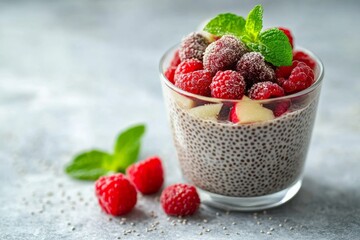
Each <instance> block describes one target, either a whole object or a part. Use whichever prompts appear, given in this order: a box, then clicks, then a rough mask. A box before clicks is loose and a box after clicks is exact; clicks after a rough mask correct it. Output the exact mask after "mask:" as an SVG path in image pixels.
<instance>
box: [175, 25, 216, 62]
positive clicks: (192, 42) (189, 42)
mask: <svg viewBox="0 0 360 240" xmlns="http://www.w3.org/2000/svg"><path fill="white" fill-rule="evenodd" d="M208 45H209V41H208V40H207V39H206V38H205V37H204V36H203V35H201V34H200V33H195V32H193V33H190V34H189V35H188V36H186V37H185V38H184V39H183V40H182V42H181V44H180V49H179V55H180V59H181V61H184V60H185V59H191V58H196V59H199V60H201V61H202V60H203V55H204V52H205V49H206V47H207V46H208Z"/></svg>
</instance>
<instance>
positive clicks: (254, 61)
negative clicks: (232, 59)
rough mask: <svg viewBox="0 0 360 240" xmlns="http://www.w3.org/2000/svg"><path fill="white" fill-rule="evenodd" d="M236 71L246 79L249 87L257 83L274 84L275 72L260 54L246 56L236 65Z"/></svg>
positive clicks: (253, 53)
mask: <svg viewBox="0 0 360 240" xmlns="http://www.w3.org/2000/svg"><path fill="white" fill-rule="evenodd" d="M236 70H237V71H238V72H239V73H241V75H242V76H243V77H244V79H245V82H246V84H247V85H248V87H251V86H252V85H253V84H254V83H257V82H266V81H270V82H274V81H275V80H276V76H275V72H274V70H273V69H272V68H271V66H270V65H269V64H267V63H266V62H265V60H264V57H263V56H262V55H261V54H260V53H258V52H249V53H246V54H244V55H243V56H242V57H241V58H240V60H239V62H238V63H237V65H236Z"/></svg>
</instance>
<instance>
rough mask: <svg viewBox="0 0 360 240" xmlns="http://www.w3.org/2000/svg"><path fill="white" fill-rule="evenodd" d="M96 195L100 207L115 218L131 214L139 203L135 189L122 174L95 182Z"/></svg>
mask: <svg viewBox="0 0 360 240" xmlns="http://www.w3.org/2000/svg"><path fill="white" fill-rule="evenodd" d="M95 194H96V197H97V198H98V201H99V204H100V207H101V208H102V209H103V210H104V211H105V212H106V213H108V214H111V215H114V216H118V215H123V214H126V213H128V212H130V211H131V210H132V209H133V208H134V206H135V204H136V201H137V195H136V190H135V187H134V186H133V185H132V184H131V183H130V181H129V180H128V179H127V178H126V177H125V175H124V174H122V173H118V174H114V175H111V176H105V177H101V178H99V179H98V180H97V181H96V182H95Z"/></svg>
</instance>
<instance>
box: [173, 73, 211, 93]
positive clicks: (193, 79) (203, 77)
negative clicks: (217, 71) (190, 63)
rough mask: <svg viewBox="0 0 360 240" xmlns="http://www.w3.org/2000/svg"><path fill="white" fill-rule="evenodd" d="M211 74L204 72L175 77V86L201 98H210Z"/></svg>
mask: <svg viewBox="0 0 360 240" xmlns="http://www.w3.org/2000/svg"><path fill="white" fill-rule="evenodd" d="M210 84H211V74H210V72H209V71H206V70H198V71H195V72H190V73H185V74H179V75H175V86H177V87H178V88H180V89H182V90H184V91H187V92H190V93H194V94H199V95H202V96H210Z"/></svg>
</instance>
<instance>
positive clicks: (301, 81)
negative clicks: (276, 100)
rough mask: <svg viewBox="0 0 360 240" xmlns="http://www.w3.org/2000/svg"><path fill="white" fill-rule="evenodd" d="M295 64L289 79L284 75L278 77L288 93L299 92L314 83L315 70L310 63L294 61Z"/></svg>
mask: <svg viewBox="0 0 360 240" xmlns="http://www.w3.org/2000/svg"><path fill="white" fill-rule="evenodd" d="M293 66H295V67H294V68H293V69H292V71H291V74H290V76H289V78H288V79H287V78H284V77H280V78H279V79H278V82H279V85H280V86H281V87H282V88H283V89H284V91H285V92H286V93H296V92H299V91H301V90H304V89H306V88H308V87H310V86H311V84H313V83H314V71H313V70H312V69H311V68H310V67H309V66H308V65H306V64H305V63H303V62H298V61H294V63H293ZM280 69H281V67H280ZM280 72H281V70H280Z"/></svg>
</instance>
